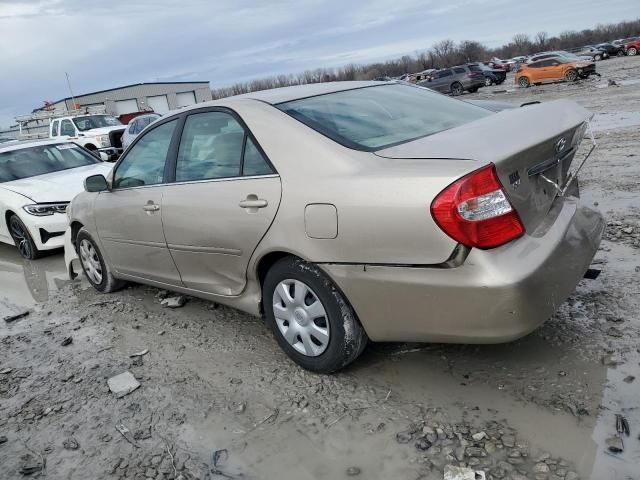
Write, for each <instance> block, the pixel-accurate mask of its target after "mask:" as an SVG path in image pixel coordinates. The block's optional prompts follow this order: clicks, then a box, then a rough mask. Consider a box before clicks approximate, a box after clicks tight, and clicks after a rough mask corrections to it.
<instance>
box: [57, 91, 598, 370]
mask: <svg viewBox="0 0 640 480" xmlns="http://www.w3.org/2000/svg"><path fill="white" fill-rule="evenodd" d="M590 116H591V114H590V113H589V112H588V111H587V110H585V109H584V108H582V107H580V106H578V105H577V104H575V103H573V102H570V101H567V100H558V101H552V102H546V103H543V104H539V105H531V106H527V107H525V108H511V109H504V110H502V111H501V112H500V113H495V112H493V111H491V110H488V109H485V108H481V107H478V106H476V105H472V104H470V103H467V102H461V101H459V100H457V99H453V98H448V97H446V96H444V95H440V94H436V93H434V92H432V91H430V90H428V89H425V88H419V87H416V86H413V85H408V84H406V83H395V82H390V83H381V82H333V83H324V84H323V83H320V84H313V85H300V86H295V87H287V88H281V89H274V90H267V91H262V92H253V93H249V94H245V95H242V96H240V97H231V98H227V99H221V100H216V101H213V102H207V103H204V104H198V105H194V106H191V107H187V108H184V109H182V110H180V111H176V112H173V113H171V114H169V115H166V116H164V117H163V118H161V119H159V120H158V121H156V122H154V123H153V124H152V125H150V126H149V127H148V128H147V129H145V131H144V132H142V134H141V135H140V138H138V139H137V140H136V142H135V143H134V144H133V145H132V146H131V147H130V148H129V149H128V150H127V151H126V152H125V154H124V155H123V156H122V158H120V160H119V161H118V163H117V164H116V166H115V167H114V171H113V173H112V174H110V175H109V176H108V178H105V177H104V176H102V175H96V176H93V177H90V178H87V179H86V181H85V189H86V192H83V193H81V194H80V195H78V196H77V197H76V198H74V200H73V201H72V202H71V206H70V208H69V219H70V227H69V228H68V230H67V233H66V235H65V239H66V240H65V245H66V251H68V252H69V254H68V255H67V262H68V265H69V264H72V263H73V262H74V259H73V256H74V255H76V252H79V262H80V264H81V265H82V268H83V271H84V272H85V274H86V276H87V278H88V280H89V282H90V283H91V284H92V285H93V286H94V287H95V288H96V289H97V290H98V291H100V292H112V291H114V290H116V289H118V288H121V287H123V285H124V282H125V281H127V280H130V281H135V282H141V283H145V284H149V285H155V286H158V287H161V288H169V289H172V290H175V291H178V292H183V293H185V294H189V295H194V296H196V297H202V298H206V299H210V300H212V301H215V302H219V303H222V304H226V305H229V306H232V307H237V308H239V309H241V310H244V311H246V312H248V313H251V314H253V315H262V314H264V316H265V317H266V322H267V324H268V325H269V326H270V328H271V329H272V331H273V333H274V335H275V338H276V339H277V342H278V343H279V344H280V346H281V347H282V348H283V350H284V351H285V352H286V353H287V354H288V355H289V356H290V357H291V358H292V359H293V360H294V361H295V362H297V363H298V364H300V365H302V366H303V367H304V368H307V369H310V370H313V371H318V372H331V371H335V370H338V369H340V368H342V367H344V366H345V365H347V364H349V363H350V362H352V361H353V360H354V359H355V358H356V357H358V355H359V354H360V353H361V352H362V350H363V349H364V348H365V346H366V344H367V341H368V340H369V339H371V340H373V341H414V342H415V341H434V342H471V343H495V342H502V341H509V340H512V339H515V338H518V337H521V336H523V335H525V334H527V333H528V332H530V331H532V330H533V329H535V328H536V327H537V326H538V325H539V324H540V323H542V322H543V321H544V320H546V319H547V318H548V317H549V316H550V315H551V314H552V313H553V311H554V310H555V309H556V308H557V307H558V306H559V305H560V304H562V302H563V301H564V300H565V299H566V298H567V296H568V295H570V294H571V292H572V291H573V289H574V288H575V286H576V284H577V283H578V282H579V281H580V279H581V278H582V276H583V274H584V273H585V271H586V270H587V269H588V267H589V265H590V263H591V261H592V258H593V256H594V254H595V252H596V250H597V249H598V244H599V242H600V238H601V235H602V232H603V229H604V221H603V219H602V217H601V216H600V214H598V213H597V212H595V211H593V210H591V209H590V208H589V207H588V206H587V205H586V204H585V203H584V202H581V201H580V199H579V198H578V197H577V195H578V189H577V183H576V179H575V178H574V177H570V178H569V177H568V176H567V175H568V171H569V168H570V165H571V162H572V160H573V157H574V155H575V152H576V151H577V149H578V146H579V144H580V142H581V141H582V139H583V138H584V135H585V131H586V127H587V123H586V122H587V121H588V119H589V118H590ZM531 125H536V128H531ZM542 175H544V178H543V177H542ZM548 181H553V182H556V183H557V184H558V185H559V186H560V188H562V189H563V194H562V195H558V194H557V192H556V189H553V188H549V184H548V183H547V182H548ZM550 279H553V281H550Z"/></svg>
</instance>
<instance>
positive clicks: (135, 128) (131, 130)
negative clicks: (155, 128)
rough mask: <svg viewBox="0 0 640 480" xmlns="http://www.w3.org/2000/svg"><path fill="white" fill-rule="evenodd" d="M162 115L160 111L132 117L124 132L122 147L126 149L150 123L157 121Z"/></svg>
mask: <svg viewBox="0 0 640 480" xmlns="http://www.w3.org/2000/svg"><path fill="white" fill-rule="evenodd" d="M161 116H162V115H160V114H159V113H145V114H144V115H140V116H138V117H135V118H132V119H131V121H130V122H129V123H128V124H127V128H126V130H125V131H124V133H123V134H122V149H123V150H126V149H127V147H128V146H129V145H131V144H132V143H133V141H134V140H135V139H136V137H137V136H138V135H139V134H140V132H142V130H144V129H145V128H146V127H147V126H148V125H150V124H152V123H153V122H155V121H156V120H157V119H159V118H160V117H161Z"/></svg>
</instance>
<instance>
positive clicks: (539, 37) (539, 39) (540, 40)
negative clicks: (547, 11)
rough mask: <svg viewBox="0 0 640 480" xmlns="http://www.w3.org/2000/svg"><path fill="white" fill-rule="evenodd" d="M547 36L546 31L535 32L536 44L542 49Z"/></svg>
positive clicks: (544, 46) (545, 44) (545, 43)
mask: <svg viewBox="0 0 640 480" xmlns="http://www.w3.org/2000/svg"><path fill="white" fill-rule="evenodd" d="M548 38H549V34H547V32H538V33H536V46H537V47H538V48H539V49H540V50H544V49H545V48H546V46H547V39H548Z"/></svg>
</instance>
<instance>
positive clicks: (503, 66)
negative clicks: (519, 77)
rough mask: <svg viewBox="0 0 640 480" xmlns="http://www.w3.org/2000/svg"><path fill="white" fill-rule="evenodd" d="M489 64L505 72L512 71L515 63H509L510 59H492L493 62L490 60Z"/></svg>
mask: <svg viewBox="0 0 640 480" xmlns="http://www.w3.org/2000/svg"><path fill="white" fill-rule="evenodd" d="M489 65H491V66H492V67H493V68H496V69H499V70H504V71H505V72H510V71H511V66H512V65H513V64H512V63H509V61H506V60H497V59H495V60H492V61H491V62H489Z"/></svg>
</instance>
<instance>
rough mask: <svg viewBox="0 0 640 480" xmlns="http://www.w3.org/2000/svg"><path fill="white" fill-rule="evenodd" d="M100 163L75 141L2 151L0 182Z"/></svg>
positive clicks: (0, 154)
mask: <svg viewBox="0 0 640 480" xmlns="http://www.w3.org/2000/svg"><path fill="white" fill-rule="evenodd" d="M95 163H99V160H98V159H97V158H95V157H94V156H93V155H91V154H89V153H87V152H85V151H84V150H83V149H82V148H80V147H78V146H77V145H76V144H74V143H61V144H56V145H39V146H36V147H28V148H21V149H18V150H10V151H8V152H2V153H0V183H2V182H11V181H13V180H20V179H22V178H29V177H35V176H38V175H45V174H47V173H53V172H59V171H61V170H69V169H70V168H76V167H84V166H86V165H93V164H95Z"/></svg>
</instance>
